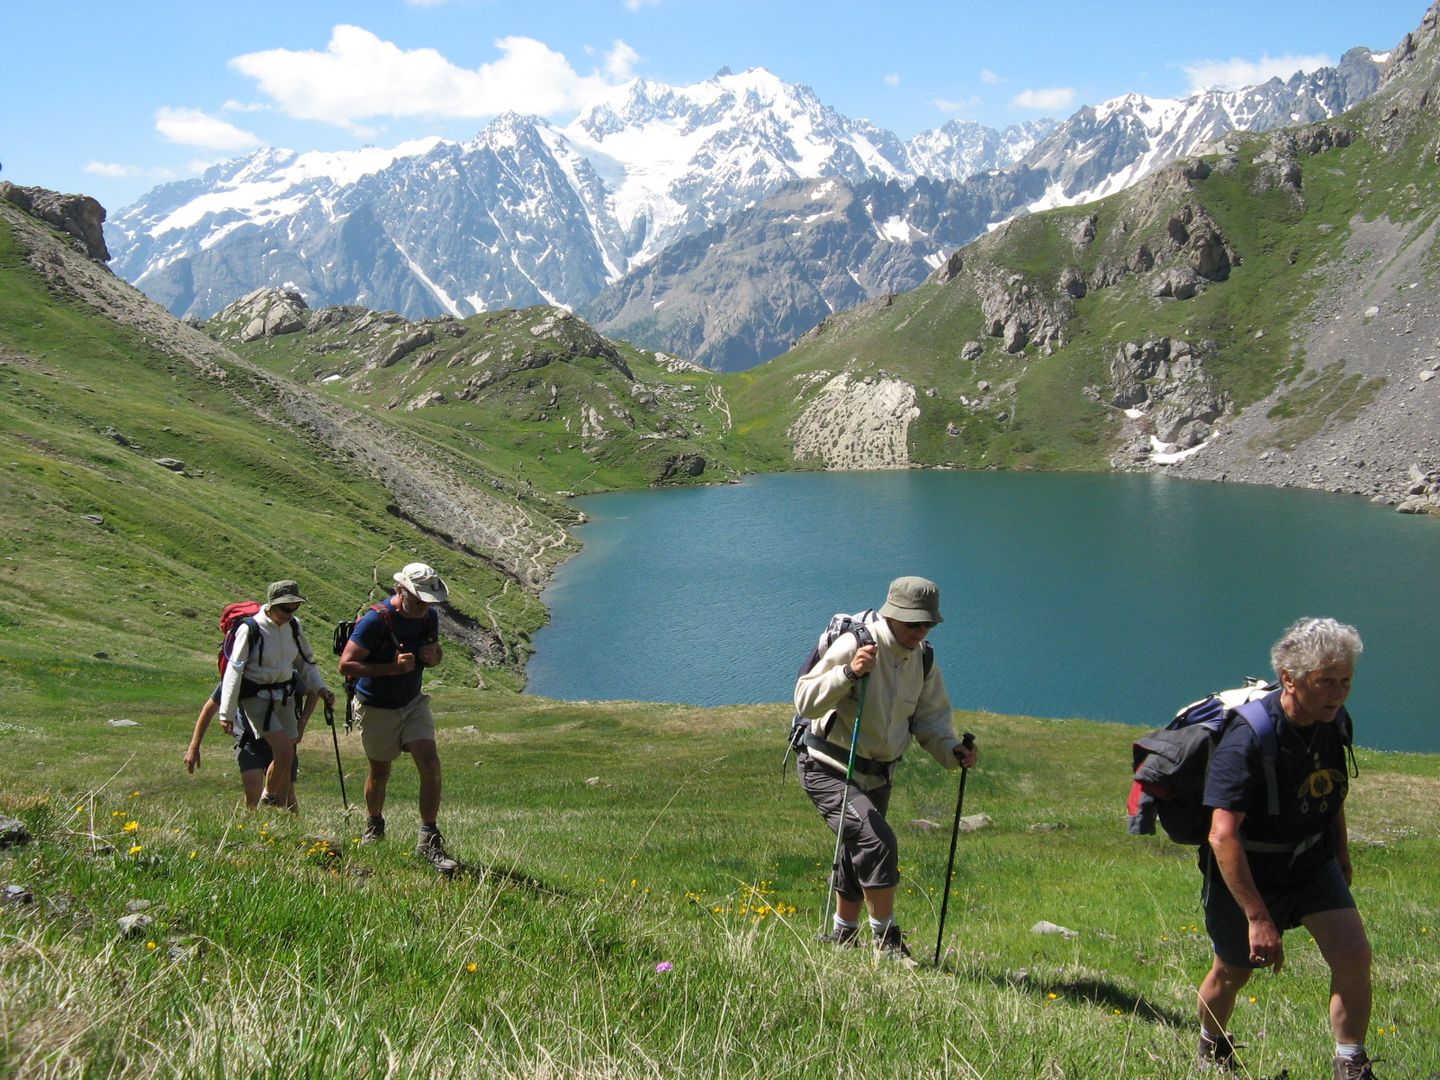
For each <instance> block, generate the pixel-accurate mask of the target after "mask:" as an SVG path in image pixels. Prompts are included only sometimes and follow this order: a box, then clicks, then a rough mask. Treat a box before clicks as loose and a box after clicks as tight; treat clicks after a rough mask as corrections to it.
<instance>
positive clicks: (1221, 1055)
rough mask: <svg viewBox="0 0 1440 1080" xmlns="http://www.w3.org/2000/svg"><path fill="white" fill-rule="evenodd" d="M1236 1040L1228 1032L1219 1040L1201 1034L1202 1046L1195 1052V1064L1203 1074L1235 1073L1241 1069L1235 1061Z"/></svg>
mask: <svg viewBox="0 0 1440 1080" xmlns="http://www.w3.org/2000/svg"><path fill="white" fill-rule="evenodd" d="M1235 1045H1236V1044H1235V1040H1234V1039H1232V1038H1231V1037H1230V1034H1229V1033H1228V1032H1227V1033H1225V1034H1224V1035H1221V1036H1220V1037H1219V1038H1218V1039H1212V1038H1211V1037H1210V1036H1209V1035H1207V1034H1206V1033H1205V1032H1203V1031H1202V1032H1200V1045H1199V1046H1198V1047H1197V1048H1196V1050H1195V1064H1196V1065H1197V1066H1199V1068H1200V1071H1201V1072H1208V1071H1214V1070H1224V1071H1225V1072H1234V1071H1235V1070H1236V1069H1238V1068H1239V1067H1240V1063H1239V1062H1238V1061H1236V1060H1235Z"/></svg>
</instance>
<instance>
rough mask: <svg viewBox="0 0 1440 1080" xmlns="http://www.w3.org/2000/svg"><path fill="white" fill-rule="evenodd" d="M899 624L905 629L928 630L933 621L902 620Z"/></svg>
mask: <svg viewBox="0 0 1440 1080" xmlns="http://www.w3.org/2000/svg"><path fill="white" fill-rule="evenodd" d="M896 621H897V622H898V621H899V620H896ZM900 625H901V626H903V627H905V628H906V629H907V630H929V629H930V628H931V627H932V626H934V625H935V624H934V623H933V622H902V623H900Z"/></svg>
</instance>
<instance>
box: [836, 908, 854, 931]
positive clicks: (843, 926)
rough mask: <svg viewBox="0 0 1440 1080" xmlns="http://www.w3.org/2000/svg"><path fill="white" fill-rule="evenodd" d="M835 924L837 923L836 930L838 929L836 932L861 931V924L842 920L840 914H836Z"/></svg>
mask: <svg viewBox="0 0 1440 1080" xmlns="http://www.w3.org/2000/svg"><path fill="white" fill-rule="evenodd" d="M834 922H835V929H836V930H859V929H860V924H859V923H855V922H851V921H850V920H849V919H842V918H841V917H840V914H839V913H838V912H837V913H836V914H835V919H834Z"/></svg>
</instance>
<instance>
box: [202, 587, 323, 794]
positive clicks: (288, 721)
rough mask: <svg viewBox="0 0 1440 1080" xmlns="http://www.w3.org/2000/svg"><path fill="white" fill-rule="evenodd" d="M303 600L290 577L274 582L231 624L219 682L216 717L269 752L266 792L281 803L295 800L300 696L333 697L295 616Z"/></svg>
mask: <svg viewBox="0 0 1440 1080" xmlns="http://www.w3.org/2000/svg"><path fill="white" fill-rule="evenodd" d="M303 603H305V598H304V597H303V596H301V595H300V586H299V585H298V584H296V583H295V582H294V581H276V582H272V583H271V585H270V587H269V589H268V590H266V594H265V603H264V604H262V605H260V609H259V610H258V611H256V612H255V613H254V614H253V615H248V616H245V617H244V618H242V619H240V620H239V621H238V622H237V623H236V624H235V627H234V638H233V640H232V641H231V644H230V646H229V649H228V650H227V651H226V655H225V658H224V674H223V676H222V678H221V681H220V708H219V710H218V714H219V717H220V722H221V723H222V724H227V723H228V724H229V725H231V728H232V729H233V730H236V731H241V730H244V729H245V727H246V726H247V725H248V729H249V730H250V731H251V732H252V733H253V735H254V737H255V739H256V740H257V741H260V742H264V743H265V744H266V747H267V748H268V750H269V752H270V756H271V762H270V765H269V767H268V768H267V770H266V781H267V788H268V794H269V795H270V798H271V800H272V801H273V802H274V803H276V804H278V805H280V806H285V807H289V806H291V805H292V802H293V794H292V793H293V787H292V780H291V776H292V772H293V769H294V761H295V744H296V743H298V742H299V741H300V716H299V714H300V712H301V710H300V708H299V707H298V706H299V701H298V695H299V694H301V693H307V692H313V693H315V694H318V695H319V696H320V697H321V698H323V699H324V700H325V702H326V703H327V704H334V702H335V695H334V693H332V692H331V690H330V689H329V687H327V686H326V685H325V677H324V676H323V675H321V674H320V669H319V667H317V666H316V664H315V653H314V650H312V649H311V648H310V643H309V641H308V640H306V638H305V631H304V630H303V629H302V628H301V626H300V621H299V620H298V619H297V618H296V617H295V612H296V611H297V610H299V608H300V605H301V604H303ZM312 708H313V705H312ZM307 719H308V717H307ZM241 764H242V768H243V766H244V763H243V762H242V763H241Z"/></svg>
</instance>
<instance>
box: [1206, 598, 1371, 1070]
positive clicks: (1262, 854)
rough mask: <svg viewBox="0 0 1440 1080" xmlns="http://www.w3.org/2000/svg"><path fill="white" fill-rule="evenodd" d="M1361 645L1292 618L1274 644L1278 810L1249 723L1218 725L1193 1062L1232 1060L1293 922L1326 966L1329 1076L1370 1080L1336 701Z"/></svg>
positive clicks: (1350, 633)
mask: <svg viewBox="0 0 1440 1080" xmlns="http://www.w3.org/2000/svg"><path fill="white" fill-rule="evenodd" d="M1362 648H1363V646H1362V644H1361V641H1360V635H1359V634H1358V633H1356V631H1355V628H1354V627H1353V626H1347V625H1345V624H1344V623H1339V622H1336V621H1335V620H1334V619H1301V620H1300V621H1299V622H1297V623H1295V624H1294V625H1293V626H1291V627H1290V629H1288V630H1287V631H1285V634H1284V636H1283V637H1281V639H1280V640H1279V641H1278V642H1276V643H1275V646H1274V647H1273V648H1272V649H1271V651H1270V659H1271V662H1272V664H1273V665H1274V668H1275V674H1276V675H1277V676H1278V677H1279V680H1280V689H1279V690H1276V691H1275V692H1273V693H1272V694H1270V695H1269V696H1268V697H1266V698H1264V699H1263V700H1264V704H1265V707H1266V709H1267V711H1268V712H1269V713H1270V716H1271V718H1272V720H1273V721H1274V725H1275V731H1276V735H1277V736H1278V747H1277V752H1278V756H1277V758H1276V761H1275V774H1276V781H1277V784H1276V788H1277V791H1278V794H1279V799H1280V802H1279V813H1278V814H1276V815H1273V816H1272V815H1271V814H1270V813H1269V812H1268V807H1267V793H1268V790H1269V786H1268V784H1267V782H1266V779H1265V776H1264V770H1263V755H1262V752H1261V745H1260V740H1259V737H1258V736H1257V735H1256V732H1255V729H1254V728H1253V727H1252V726H1251V725H1250V724H1244V723H1234V724H1231V725H1230V726H1229V727H1228V728H1226V730H1225V733H1224V735H1222V736H1221V738H1220V742H1219V743H1218V744H1217V745H1216V747H1215V752H1214V754H1213V756H1212V757H1211V761H1210V769H1209V773H1208V774H1207V779H1206V783H1205V800H1204V801H1205V805H1206V806H1208V807H1211V808H1212V811H1211V817H1210V833H1209V843H1208V845H1207V846H1202V847H1201V849H1200V866H1201V869H1202V871H1203V872H1204V874H1205V886H1204V892H1203V899H1204V904H1205V929H1206V931H1207V932H1208V933H1209V935H1210V940H1211V941H1212V942H1213V943H1214V947H1215V956H1214V962H1213V964H1212V966H1211V968H1210V972H1209V974H1207V975H1206V976H1205V980H1204V982H1202V983H1201V984H1200V990H1199V998H1200V1007H1199V1016H1200V1048H1199V1059H1200V1063H1201V1064H1202V1065H1204V1066H1210V1067H1216V1066H1218V1067H1222V1068H1235V1067H1236V1062H1235V1044H1234V1042H1233V1040H1232V1037H1231V1036H1230V1034H1229V1033H1227V1032H1226V1030H1225V1027H1226V1024H1228V1022H1229V1020H1230V1015H1231V1013H1232V1011H1233V1010H1234V1008H1235V1001H1236V997H1237V995H1238V994H1239V992H1240V989H1241V987H1243V986H1244V985H1245V984H1246V982H1248V981H1249V979H1250V974H1251V972H1252V971H1254V970H1255V969H1256V968H1262V967H1268V968H1271V969H1273V970H1274V971H1275V972H1276V973H1277V974H1278V973H1279V971H1280V969H1281V968H1282V967H1283V966H1284V963H1285V947H1284V944H1283V942H1282V940H1281V935H1283V934H1284V932H1285V931H1286V930H1288V929H1292V928H1294V927H1296V926H1304V927H1305V929H1306V930H1308V931H1309V932H1310V936H1311V937H1313V938H1314V939H1315V943H1316V945H1318V946H1319V948H1320V954H1321V955H1322V956H1323V957H1324V959H1325V962H1326V964H1328V965H1329V968H1330V1026H1331V1029H1332V1030H1333V1032H1334V1035H1335V1044H1336V1045H1335V1057H1334V1060H1333V1076H1334V1077H1335V1080H1361V1078H1368V1077H1370V1076H1372V1072H1371V1069H1370V1060H1369V1058H1368V1057H1367V1056H1366V1051H1365V1029H1366V1027H1367V1025H1368V1024H1369V1022H1370V1006H1371V996H1370V943H1369V941H1368V940H1367V939H1366V936H1365V925H1364V923H1363V922H1362V921H1361V918H1360V913H1359V912H1358V911H1356V909H1355V901H1354V899H1353V898H1352V896H1351V895H1350V880H1351V873H1352V870H1351V865H1350V850H1349V846H1348V842H1347V839H1348V837H1347V832H1346V828H1345V796H1346V794H1347V792H1348V789H1349V776H1348V774H1347V771H1346V758H1345V751H1346V745H1347V743H1348V741H1349V732H1350V721H1349V714H1348V713H1347V712H1346V711H1345V699H1346V698H1347V697H1348V696H1349V694H1350V682H1351V678H1352V677H1353V675H1354V671H1355V660H1356V658H1357V657H1358V656H1359V655H1360V652H1361V649H1362Z"/></svg>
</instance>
